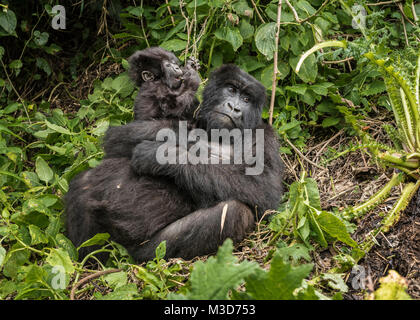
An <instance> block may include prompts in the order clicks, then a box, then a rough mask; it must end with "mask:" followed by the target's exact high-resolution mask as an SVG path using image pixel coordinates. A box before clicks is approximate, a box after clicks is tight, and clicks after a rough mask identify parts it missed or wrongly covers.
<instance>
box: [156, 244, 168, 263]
mask: <svg viewBox="0 0 420 320" xmlns="http://www.w3.org/2000/svg"><path fill="white" fill-rule="evenodd" d="M155 253H156V259H158V260H160V259H163V258H165V254H166V241H162V242H161V243H160V244H159V245H158V246H157V248H156V250H155Z"/></svg>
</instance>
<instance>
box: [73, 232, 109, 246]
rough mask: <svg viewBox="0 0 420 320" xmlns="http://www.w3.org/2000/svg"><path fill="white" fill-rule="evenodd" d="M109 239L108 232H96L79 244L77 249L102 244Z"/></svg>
mask: <svg viewBox="0 0 420 320" xmlns="http://www.w3.org/2000/svg"><path fill="white" fill-rule="evenodd" d="M108 239H109V233H97V234H95V235H94V236H93V237H92V238H90V239H89V240H86V241H85V242H83V243H82V244H81V245H80V246H78V247H77V250H79V249H80V248H84V247H89V246H93V245H103V244H104V243H105V242H106V241H107V240H108Z"/></svg>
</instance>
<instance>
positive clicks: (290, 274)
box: [245, 254, 313, 300]
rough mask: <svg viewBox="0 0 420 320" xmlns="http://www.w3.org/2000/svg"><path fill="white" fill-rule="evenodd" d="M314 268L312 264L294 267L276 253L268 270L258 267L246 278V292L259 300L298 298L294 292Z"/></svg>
mask: <svg viewBox="0 0 420 320" xmlns="http://www.w3.org/2000/svg"><path fill="white" fill-rule="evenodd" d="M312 268H313V265H312V264H303V265H300V266H297V267H292V265H291V264H289V263H286V262H284V261H283V258H282V257H281V256H280V255H279V254H275V255H274V257H273V260H272V261H271V266H270V270H269V271H268V272H267V271H264V270H262V269H258V272H257V273H254V274H252V275H250V276H249V277H247V278H246V284H245V288H246V293H247V294H248V295H250V296H251V298H253V299H257V300H296V298H297V297H296V296H295V295H294V294H293V293H294V291H295V290H296V289H297V288H300V287H301V286H302V281H303V279H305V278H306V277H307V276H308V275H309V273H310V272H311V270H312Z"/></svg>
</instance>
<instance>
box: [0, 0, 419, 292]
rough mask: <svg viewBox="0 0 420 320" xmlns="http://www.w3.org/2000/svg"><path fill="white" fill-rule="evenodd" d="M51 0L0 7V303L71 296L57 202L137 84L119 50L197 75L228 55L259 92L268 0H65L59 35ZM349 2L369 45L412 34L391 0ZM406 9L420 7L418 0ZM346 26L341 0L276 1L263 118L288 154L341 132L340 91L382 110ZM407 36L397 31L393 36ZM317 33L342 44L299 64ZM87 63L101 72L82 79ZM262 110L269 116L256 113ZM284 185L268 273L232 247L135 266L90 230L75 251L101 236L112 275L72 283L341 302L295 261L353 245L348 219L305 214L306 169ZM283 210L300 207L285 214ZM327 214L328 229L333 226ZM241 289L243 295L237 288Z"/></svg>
mask: <svg viewBox="0 0 420 320" xmlns="http://www.w3.org/2000/svg"><path fill="white" fill-rule="evenodd" d="M346 3H347V5H348V6H349V7H351V6H352V5H353V4H356V2H354V1H346ZM55 4H56V1H52V0H40V1H34V2H27V1H10V2H8V1H4V0H2V1H0V41H1V42H0V61H1V66H0V106H1V108H0V206H1V207H0V208H1V218H0V271H1V273H0V298H3V299H4V298H8V299H9V298H13V299H68V298H69V293H70V289H71V287H72V285H73V284H74V283H76V282H77V281H78V280H80V278H81V277H82V275H83V274H85V273H91V272H94V271H92V270H89V269H88V268H87V265H86V259H85V260H84V261H79V262H77V248H75V247H74V246H73V245H72V243H71V242H70V241H69V240H68V239H67V238H66V237H65V235H64V225H63V210H64V208H63V201H62V196H63V194H65V193H66V191H67V190H68V183H69V181H70V180H71V178H72V177H73V176H74V175H76V174H77V173H78V172H80V171H82V170H86V169H88V168H92V167H95V166H96V165H97V164H98V163H99V162H100V161H101V158H102V156H103V151H102V148H101V145H100V143H101V138H102V136H103V134H104V132H105V131H106V129H107V128H108V127H109V126H110V125H121V124H124V123H126V122H128V121H130V120H131V119H132V104H133V99H134V97H135V95H136V89H135V87H134V86H133V84H132V83H131V82H130V80H129V78H128V76H127V73H126V70H127V61H126V58H127V57H128V56H129V55H130V54H131V53H133V52H134V51H135V50H138V49H143V48H145V47H147V46H155V45H159V46H161V47H163V48H165V49H167V50H170V51H173V52H175V54H176V55H178V56H179V57H180V59H181V60H185V58H186V57H188V56H190V55H193V56H196V57H197V58H198V59H199V60H200V62H201V65H202V68H201V70H200V73H201V77H202V79H203V85H204V84H205V80H206V79H207V77H208V75H209V73H210V72H211V71H212V70H213V69H214V68H217V67H218V66H220V65H222V64H223V63H235V64H237V65H239V66H240V67H241V68H242V69H243V70H245V71H246V72H249V73H250V74H252V75H253V76H255V77H256V78H257V79H258V80H260V81H261V82H262V83H263V84H264V86H265V87H266V88H267V93H268V95H271V85H272V75H273V59H274V58H273V52H274V49H275V29H276V20H277V5H278V1H258V0H255V1H250V0H212V1H203V0H187V1H182V2H180V1H178V0H171V1H168V2H164V1H161V2H157V1H122V0H121V1H118V0H115V1H92V2H86V1H67V2H66V3H60V4H62V5H64V6H65V8H66V15H67V23H66V24H67V29H66V30H61V31H60V30H53V29H52V28H51V20H52V18H53V14H52V12H51V10H52V7H53V6H54V5H55ZM357 4H360V5H363V6H364V7H365V8H366V10H367V14H368V16H367V19H366V24H367V31H366V32H368V36H369V39H375V41H376V42H377V45H378V48H379V50H378V52H379V53H380V54H382V55H384V56H386V55H388V54H391V53H392V52H396V51H399V50H402V49H404V48H410V47H411V46H412V43H414V42H416V41H417V39H416V37H418V28H417V27H416V26H413V25H412V24H410V23H405V31H404V26H403V24H402V23H401V19H402V14H401V12H400V11H398V10H396V9H395V6H367V5H366V4H365V2H364V1H357ZM291 7H293V10H292V8H291ZM402 10H403V12H404V14H405V15H406V17H407V19H411V20H413V21H414V20H415V17H414V15H413V11H412V1H403V3H402ZM415 12H417V14H419V13H420V8H419V6H418V5H416V6H415ZM297 18H298V19H297ZM351 21H352V18H351V16H350V15H349V13H348V12H346V10H345V7H344V6H343V5H342V3H341V2H339V1H333V0H331V1H326V3H323V1H321V0H313V1H306V0H291V1H290V6H288V5H286V3H285V2H284V1H283V6H282V14H281V28H280V35H279V47H278V71H279V73H278V75H277V80H278V85H277V87H276V91H275V97H276V99H275V109H274V123H273V126H274V127H275V128H276V129H277V131H278V132H279V134H280V136H281V137H283V138H285V139H287V140H288V141H289V142H291V143H292V144H293V146H295V147H297V148H298V149H304V148H305V146H306V141H307V139H308V138H309V137H311V136H314V135H321V136H330V135H332V134H333V133H334V132H336V131H337V129H343V128H344V129H345V130H346V131H347V132H348V133H349V134H352V133H354V132H353V129H352V128H351V126H349V125H348V124H347V123H346V117H345V116H346V113H345V112H343V108H345V109H346V110H347V108H348V107H349V104H348V101H351V102H352V105H353V108H352V109H351V112H353V113H354V116H355V117H356V118H357V117H358V118H362V117H363V116H366V115H369V114H372V113H373V112H375V110H377V108H384V109H387V110H390V107H389V101H388V98H387V96H386V95H385V85H384V82H383V80H382V78H381V76H380V73H379V72H378V71H376V70H375V69H374V68H373V67H371V66H370V65H368V61H367V59H365V58H363V56H362V54H363V53H364V52H366V51H367V50H369V46H370V43H369V41H368V40H366V37H363V34H362V33H361V32H360V30H358V29H354V28H353V27H352V22H351ZM404 32H406V34H407V38H405V37H402V36H401V35H402V34H403V33H404ZM327 39H338V40H343V39H345V40H349V41H352V42H353V43H354V44H355V45H354V46H350V47H349V48H347V49H339V50H324V51H323V52H322V53H320V54H314V55H312V56H310V57H309V58H308V59H307V60H306V61H305V63H304V65H303V67H302V68H301V72H299V74H296V73H295V72H294V71H293V70H294V68H295V67H296V64H297V61H298V60H299V57H300V56H301V54H302V53H303V52H305V51H306V50H308V49H309V48H311V47H312V46H313V45H314V44H315V43H318V42H321V41H323V40H327ZM372 41H373V40H372ZM346 58H349V59H348V61H347V60H346V61H344V62H336V60H342V59H346ZM331 61H332V62H333V63H329V62H331ZM356 61H357V63H356ZM95 70H99V71H101V70H104V71H103V72H97V73H96V76H94V77H93V78H94V79H92V77H91V78H89V81H88V82H86V81H84V80H83V79H85V78H86V77H85V76H86V75H88V73H94V71H95ZM56 97H59V98H58V99H57V98H56ZM354 106H356V107H354ZM263 117H264V118H268V110H267V109H266V110H265V111H264V113H263ZM280 151H281V152H282V153H283V154H291V153H292V148H291V146H290V144H285V143H284V144H283V146H282V148H281V150H280ZM291 190H292V191H291V196H290V198H289V200H288V202H287V203H285V205H284V206H283V207H282V208H279V212H280V214H279V215H278V216H277V217H276V218H275V219H274V220H273V221H272V222H271V223H270V226H269V228H270V230H272V232H274V234H275V238H274V239H276V241H274V242H273V243H270V244H269V245H274V249H273V250H271V251H270V254H269V255H268V256H267V259H266V261H265V262H264V263H270V261H271V269H270V271H265V270H264V269H262V268H261V267H260V266H258V265H257V264H256V263H254V262H248V261H243V262H241V263H238V262H237V261H236V258H234V257H233V256H232V245H231V244H230V243H226V244H225V245H224V246H223V247H222V248H221V250H220V251H219V254H218V255H217V257H213V258H210V259H209V260H208V261H207V262H205V263H204V262H197V263H196V264H194V265H191V264H189V263H188V262H182V261H177V262H172V263H169V264H168V263H167V262H166V261H164V260H163V257H164V252H165V247H164V244H162V246H161V247H160V248H158V249H157V252H156V253H157V257H156V259H155V260H154V261H150V262H149V263H148V264H146V265H143V266H137V265H134V264H133V262H132V260H131V258H130V257H129V256H128V255H127V253H126V251H125V249H124V248H122V247H121V246H120V245H118V244H116V243H113V242H110V241H108V238H107V236H106V235H98V236H97V237H95V238H94V239H92V240H91V241H90V242H89V243H85V245H92V244H102V245H104V248H103V249H101V250H107V251H109V252H110V253H111V259H110V261H109V262H108V263H107V265H105V266H103V265H101V266H100V267H99V268H100V269H107V268H121V269H122V270H123V271H119V272H115V273H111V274H108V275H106V276H104V277H102V278H101V281H102V282H101V283H102V286H103V288H105V289H104V290H102V292H99V291H95V290H94V287H93V286H90V287H87V289H85V290H83V289H82V290H80V291H79V292H78V293H79V295H80V294H82V295H83V292H85V291H86V292H90V291H94V293H93V294H92V295H91V297H93V298H96V299H164V298H166V297H167V296H168V294H170V297H172V298H185V299H186V298H191V299H192V298H199V299H211V298H216V299H224V298H228V297H234V298H237V299H250V298H252V299H259V298H263V299H305V298H307V299H311V298H312V299H318V298H332V297H333V298H340V294H341V293H342V292H345V291H346V288H345V285H344V286H341V287H340V285H339V284H341V283H342V282H343V281H342V278H341V276H340V274H339V273H333V275H334V276H332V277H331V276H330V277H329V279H330V280H329V281H328V283H329V284H331V285H330V286H329V287H330V288H329V290H328V293H326V294H324V293H322V292H321V291H322V290H320V289H319V287H317V286H316V285H317V283H319V282H321V281H324V280H325V279H324V278H323V277H324V276H323V275H319V274H312V276H311V279H312V280H311V281H309V282H308V281H306V280H304V279H309V274H310V272H311V270H312V265H311V264H308V262H310V261H311V259H310V255H309V252H311V251H312V250H314V247H313V246H312V245H314V244H315V246H319V245H321V246H326V245H328V243H330V242H331V241H334V240H337V239H338V240H341V241H342V242H344V243H346V244H348V245H349V246H353V247H354V246H356V245H355V244H354V241H353V240H352V239H351V238H350V236H349V233H350V232H351V231H352V230H353V227H352V226H351V225H350V224H349V223H348V222H347V221H343V220H340V219H341V217H338V216H337V217H336V216H334V215H330V214H327V213H325V212H322V213H321V218H319V219H318V218H316V219H315V218H314V217H316V216H314V214H315V213H314V212H317V211H316V210H318V211H319V210H321V208H320V207H319V205H318V203H319V194H318V198H317V192H318V190H317V187H316V183H315V184H314V181H312V180H311V179H309V178H305V177H302V179H301V180H300V181H298V182H296V184H295V185H294V186H292V188H291ZM305 200H307V201H306V202H305ZM308 201H309V202H308ZM295 205H296V206H299V210H298V211H296V210H295V211H293V210H294V209H293V207H294V206H295ZM314 210H315V211H314ZM290 214H292V215H293V214H295V216H293V217H295V218H293V221H295V223H294V224H290V225H289V223H288V221H290ZM331 224H335V225H338V226H339V227H338V228H337V229H336V230H332V228H330V227H329V225H331ZM283 235H287V236H288V242H287V243H285V242H283V241H281V240H280V241H278V239H279V237H281V236H283ZM296 241H297V242H296ZM348 253H349V251H347V252H343V253H342V255H341V256H340V259H341V260H340V259H338V260H340V261H341V264H342V265H344V264H345V263H348V260H349V259H351V256H350V255H348ZM191 270H192V274H191V280H190V281H188V282H186V280H187V278H188V276H189V273H190V271H191ZM337 270H338V269H337ZM213 274H220V279H219V280H220V281H218V282H213V281H212V279H214V278H215V276H212V275H213ZM61 275H63V276H64V277H63V278H62V277H60V276H61ZM230 275H240V276H237V277H233V276H232V277H231V276H230ZM57 276H59V277H58V278H57ZM334 277H335V278H334ZM327 278H328V277H327ZM273 279H276V280H273ZM331 279H333V280H331ZM302 280H304V281H302ZM57 281H58V282H57ZM276 281H277V282H276ZM185 282H186V285H185V286H182V285H180V283H184V284H185ZM57 283H58V284H59V285H58V287H59V288H58V289H57ZM243 283H246V284H245V289H244V291H240V290H239V291H236V289H237V287H238V285H240V284H243ZM275 283H277V284H275ZM219 286H222V287H223V289H222V290H220V291H219V289H220V287H219ZM273 286H274V287H273ZM276 286H277V287H276ZM337 288H338V289H337ZM89 290H90V291H89ZM177 290H179V292H178V293H174V292H176V291H177Z"/></svg>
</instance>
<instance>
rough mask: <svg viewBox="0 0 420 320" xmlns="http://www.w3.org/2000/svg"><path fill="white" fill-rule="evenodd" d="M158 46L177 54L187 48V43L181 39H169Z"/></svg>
mask: <svg viewBox="0 0 420 320" xmlns="http://www.w3.org/2000/svg"><path fill="white" fill-rule="evenodd" d="M159 46H160V47H161V48H163V49H165V50H168V51H173V52H178V51H181V50H184V49H185V48H186V47H187V41H184V40H181V39H171V40H169V41H165V42H163V43H161V44H160V45H159Z"/></svg>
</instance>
